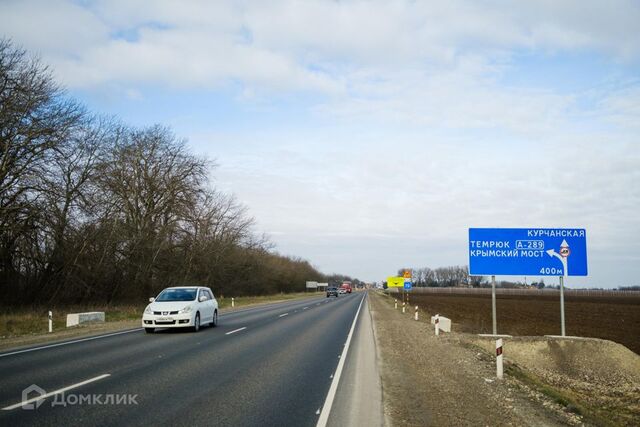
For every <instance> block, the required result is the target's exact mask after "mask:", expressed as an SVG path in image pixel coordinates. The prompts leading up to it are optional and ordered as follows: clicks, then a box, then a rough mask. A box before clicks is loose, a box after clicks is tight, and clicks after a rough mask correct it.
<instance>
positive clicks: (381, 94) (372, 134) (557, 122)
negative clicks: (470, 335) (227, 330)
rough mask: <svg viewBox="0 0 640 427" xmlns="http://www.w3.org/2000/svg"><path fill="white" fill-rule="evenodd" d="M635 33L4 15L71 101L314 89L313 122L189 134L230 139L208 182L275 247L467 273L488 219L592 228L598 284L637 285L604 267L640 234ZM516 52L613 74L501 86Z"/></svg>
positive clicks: (559, 13)
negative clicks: (611, 278)
mask: <svg viewBox="0 0 640 427" xmlns="http://www.w3.org/2000/svg"><path fill="white" fill-rule="evenodd" d="M638 22H640V4H639V3H637V2H634V1H624V0H621V1H617V2H600V1H578V0H575V1H563V2H557V1H551V0H549V1H537V2H518V3H512V2H501V1H485V2H477V1H447V2H442V1H434V2H412V1H392V2H389V1H341V2H329V1H315V0H309V1H304V2H300V1H288V0H282V1H273V2H244V1H240V2H210V1H192V2H175V1H168V0H167V1H155V2H151V3H150V2H146V1H138V0H134V1H125V0H122V1H97V2H90V3H88V6H86V7H82V6H80V5H79V3H74V2H70V1H56V2H54V1H21V2H18V1H5V2H2V3H0V28H2V32H3V33H4V34H5V35H7V36H9V37H11V38H13V39H14V40H15V41H16V42H17V43H20V44H23V45H24V46H25V47H26V48H28V49H31V50H34V51H37V52H39V53H41V54H42V56H43V59H44V60H45V62H48V63H50V64H52V66H53V69H54V70H55V72H56V73H57V75H58V76H59V77H60V79H61V80H62V81H63V82H64V83H65V84H66V85H68V86H69V87H71V88H74V89H78V90H85V91H94V90H95V91H97V90H104V88H105V87H112V86H118V87H119V88H120V90H118V91H115V93H117V94H118V95H117V96H125V97H128V98H130V99H132V100H136V102H137V101H139V100H140V99H141V97H142V94H143V93H144V90H142V89H140V88H141V87H149V86H151V87H155V88H166V87H171V88H174V89H182V88H188V89H194V88H195V89H204V90H206V91H208V93H213V96H215V91H216V90H217V89H220V88H223V89H226V88H228V87H233V88H234V90H237V93H235V94H234V95H235V96H236V98H235V101H237V102H239V103H245V104H246V105H250V106H254V105H256V104H257V105H263V104H261V103H266V104H268V103H269V101H270V100H271V99H273V97H274V95H275V97H279V96H282V94H285V95H286V94H290V93H293V94H299V93H303V94H305V95H308V96H309V99H310V100H309V102H308V104H306V105H305V107H304V108H309V110H310V112H311V114H310V115H311V118H310V119H308V120H309V122H311V123H305V124H301V125H300V126H301V127H300V128H296V129H295V130H292V129H290V127H292V126H294V124H293V123H285V124H284V125H282V126H283V128H278V129H275V130H273V129H271V130H261V131H260V132H253V133H251V132H249V131H247V130H245V129H237V130H235V131H229V133H228V134H226V135H224V137H223V136H221V135H220V134H219V133H215V131H211V132H210V133H207V129H204V130H202V129H199V130H195V131H193V135H192V137H191V141H192V143H194V144H195V145H198V147H199V148H200V149H203V147H204V149H207V144H211V145H210V146H209V147H208V149H210V150H214V149H212V148H211V146H214V145H213V144H214V143H217V144H220V142H219V141H233V142H234V143H235V145H233V144H227V145H226V146H225V149H224V154H225V156H224V157H218V155H217V154H218V153H212V154H211V157H218V158H219V161H220V163H221V168H220V169H219V171H218V174H219V181H218V182H219V184H220V185H222V186H225V187H227V188H228V189H231V190H234V191H236V192H237V193H238V196H239V198H240V199H241V200H243V201H245V202H246V203H247V204H248V205H249V207H250V208H251V212H252V214H254V215H255V216H256V218H257V219H258V222H259V225H260V227H261V228H262V229H264V230H266V231H269V232H271V233H272V234H273V235H274V239H275V240H276V241H277V242H278V243H279V244H280V245H281V247H282V248H283V250H284V251H291V252H293V253H297V254H299V255H304V256H308V257H309V258H311V259H312V260H313V261H314V262H318V263H319V264H320V265H321V266H323V267H326V268H327V269H328V270H333V271H339V270H341V269H342V267H344V269H343V270H342V271H345V272H349V271H350V270H349V269H348V268H347V267H348V266H349V264H348V262H349V261H353V260H357V264H358V265H362V270H361V271H356V272H355V273H356V274H359V275H362V276H363V277H365V278H368V279H376V278H377V279H379V278H380V277H384V275H385V274H386V273H384V272H382V271H383V270H384V269H385V268H386V269H387V270H386V271H388V270H393V269H395V268H397V267H399V266H400V265H403V264H406V263H416V264H417V265H432V266H437V265H438V263H464V262H465V261H466V259H465V258H464V241H465V239H466V234H465V230H466V228H467V227H469V226H497V225H501V226H530V225H535V226H584V227H587V228H588V230H589V233H590V243H589V244H590V247H591V248H592V249H593V252H592V253H593V254H595V256H594V257H593V259H595V260H596V261H595V265H596V266H597V268H596V273H595V274H596V278H595V279H594V280H596V282H595V284H600V282H598V281H603V280H604V278H605V276H606V274H608V272H610V271H612V270H613V269H614V268H616V269H618V270H620V271H623V270H624V271H627V272H628V270H629V269H628V268H627V267H625V268H626V270H625V269H624V268H622V267H620V266H619V265H618V267H615V266H614V267H609V270H607V267H606V263H605V262H604V261H602V260H605V259H608V258H607V257H610V256H611V254H612V253H613V254H619V255H620V256H621V257H622V256H623V255H624V254H625V253H633V252H634V251H636V250H637V244H635V243H634V242H636V241H637V240H638V239H640V223H639V220H638V218H639V217H638V215H637V209H638V207H639V206H640V186H638V185H637V183H638V182H640V176H639V172H638V171H639V170H640V157H639V156H640V154H639V153H640V148H639V147H640V140H639V139H638V130H639V128H638V126H639V125H638V123H640V110H639V107H638V106H639V105H640V84H639V82H638V81H637V65H638V62H639V61H640V32H638V31H637V23H638ZM523 52H524V53H531V54H533V55H535V56H536V57H540V58H544V57H545V56H553V55H556V56H558V55H559V56H562V55H563V54H567V57H568V58H570V57H571V56H572V55H588V56H594V57H595V56H597V57H598V58H600V61H601V62H602V63H605V64H606V65H607V67H605V68H606V69H607V70H618V71H619V70H622V71H620V75H617V74H616V72H612V73H609V74H607V72H606V71H605V72H603V73H602V75H601V76H600V77H598V79H601V80H602V81H601V80H598V81H593V82H590V83H592V84H591V85H588V86H589V88H588V89H586V90H582V91H579V90H574V91H572V90H569V89H567V88H564V87H559V86H558V84H559V83H555V82H554V79H553V76H540V77H547V79H546V80H545V79H541V81H542V82H540V81H538V82H536V83H535V84H534V83H530V82H528V81H526V80H524V81H522V82H520V83H519V84H517V85H515V84H513V85H505V84H504V80H505V79H503V78H504V77H505V76H509V74H510V73H513V72H514V68H512V66H513V62H516V61H517V60H518V54H522V53H523ZM569 61H570V59H569ZM576 64H579V63H578V62H577V63H576ZM574 67H575V70H574V72H575V73H576V74H580V73H581V72H582V71H583V70H580V69H579V65H574ZM633 74H635V78H629V75H633ZM177 92H179V91H177ZM177 92H176V93H177ZM273 104H274V105H275V104H277V102H273ZM307 105H308V107H307ZM274 108H277V107H275V106H274ZM294 108H295V107H294ZM266 110H268V108H266ZM176 114H177V115H179V114H183V113H182V112H176ZM184 114H187V113H184ZM305 118H308V116H305ZM314 120H317V121H318V122H321V123H322V125H318V124H317V123H314ZM327 123H328V124H327ZM203 126H204V125H203ZM305 126H309V127H308V128H305ZM256 141H258V142H256ZM301 141H303V142H301ZM309 242H316V245H315V246H313V245H310V244H309ZM398 242H406V245H405V246H404V249H400V248H399V246H398V247H394V245H401V244H402V243H398ZM621 242H623V243H621ZM390 248H393V250H392V249H390ZM461 248H462V249H461ZM359 251H362V254H360V253H359ZM354 252H358V255H357V256H354V257H353V258H351V257H350V254H353V253H354ZM336 254H337V255H336ZM316 256H318V257H319V258H318V261H316V258H315V257H316ZM385 257H386V258H385ZM367 258H369V259H372V260H376V261H374V262H373V263H367V262H366V260H367ZM385 259H389V260H391V261H388V262H385ZM402 260H408V261H407V262H401V261H402ZM389 263H397V264H398V265H393V266H392V267H391V268H389V267H387V266H388V265H389ZM612 265H613V264H612ZM367 272H369V273H367ZM372 272H373V273H372ZM391 272H393V271H391ZM635 272H636V276H637V273H639V271H637V269H636V270H635ZM625 274H627V275H628V273H625ZM620 277H622V276H620ZM627 277H628V276H627Z"/></svg>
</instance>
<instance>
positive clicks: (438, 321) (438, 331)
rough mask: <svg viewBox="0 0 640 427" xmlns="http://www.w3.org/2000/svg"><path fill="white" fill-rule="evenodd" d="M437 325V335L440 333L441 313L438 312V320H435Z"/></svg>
mask: <svg viewBox="0 0 640 427" xmlns="http://www.w3.org/2000/svg"><path fill="white" fill-rule="evenodd" d="M434 325H435V327H436V335H440V315H439V314H436V320H435V321H434Z"/></svg>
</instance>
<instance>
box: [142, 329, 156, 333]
mask: <svg viewBox="0 0 640 427" xmlns="http://www.w3.org/2000/svg"><path fill="white" fill-rule="evenodd" d="M144 331H145V332H146V333H148V334H152V333H153V331H155V328H144Z"/></svg>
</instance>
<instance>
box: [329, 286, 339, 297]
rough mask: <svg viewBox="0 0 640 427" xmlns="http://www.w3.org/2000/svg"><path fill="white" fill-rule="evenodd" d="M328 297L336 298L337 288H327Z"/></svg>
mask: <svg viewBox="0 0 640 427" xmlns="http://www.w3.org/2000/svg"><path fill="white" fill-rule="evenodd" d="M329 297H336V298H338V288H327V298H329Z"/></svg>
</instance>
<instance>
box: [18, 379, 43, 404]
mask: <svg viewBox="0 0 640 427" xmlns="http://www.w3.org/2000/svg"><path fill="white" fill-rule="evenodd" d="M46 394H47V392H46V391H44V389H43V388H42V387H38V386H37V385H35V384H31V385H30V386H29V387H27V388H25V389H24V390H22V402H23V403H22V409H38V408H39V407H40V405H42V403H43V402H44V398H43V397H44V396H45V395H46ZM39 397H40V399H38V398H39ZM33 402H35V403H33Z"/></svg>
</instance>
